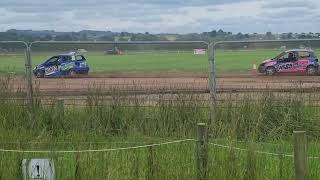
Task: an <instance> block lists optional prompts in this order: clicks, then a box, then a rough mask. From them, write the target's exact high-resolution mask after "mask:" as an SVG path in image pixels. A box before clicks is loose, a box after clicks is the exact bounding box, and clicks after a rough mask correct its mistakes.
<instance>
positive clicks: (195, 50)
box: [193, 49, 207, 54]
mask: <svg viewBox="0 0 320 180" xmlns="http://www.w3.org/2000/svg"><path fill="white" fill-rule="evenodd" d="M206 51H207V50H206V49H194V50H193V54H206Z"/></svg>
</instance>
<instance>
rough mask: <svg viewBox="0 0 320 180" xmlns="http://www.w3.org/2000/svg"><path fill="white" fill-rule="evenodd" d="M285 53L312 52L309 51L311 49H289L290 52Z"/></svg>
mask: <svg viewBox="0 0 320 180" xmlns="http://www.w3.org/2000/svg"><path fill="white" fill-rule="evenodd" d="M285 52H313V50H311V49H291V50H287V51H285Z"/></svg>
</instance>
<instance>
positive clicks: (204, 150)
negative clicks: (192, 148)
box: [197, 123, 208, 180]
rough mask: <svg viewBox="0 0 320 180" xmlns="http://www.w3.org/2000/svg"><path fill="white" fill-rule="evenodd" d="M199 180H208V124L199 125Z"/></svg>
mask: <svg viewBox="0 0 320 180" xmlns="http://www.w3.org/2000/svg"><path fill="white" fill-rule="evenodd" d="M197 179H199V180H207V179H208V130H207V124H205V123H198V130H197Z"/></svg>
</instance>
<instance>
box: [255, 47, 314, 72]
mask: <svg viewBox="0 0 320 180" xmlns="http://www.w3.org/2000/svg"><path fill="white" fill-rule="evenodd" d="M318 69H319V63H318V58H317V57H316V56H315V54H314V52H313V51H312V50H307V49H293V50H289V51H284V52H282V53H281V54H279V55H278V56H277V57H275V58H273V59H268V60H265V61H263V62H262V63H261V64H260V65H259V68H258V70H259V72H260V73H265V74H266V75H269V76H272V75H275V74H277V73H306V74H308V75H315V74H318Z"/></svg>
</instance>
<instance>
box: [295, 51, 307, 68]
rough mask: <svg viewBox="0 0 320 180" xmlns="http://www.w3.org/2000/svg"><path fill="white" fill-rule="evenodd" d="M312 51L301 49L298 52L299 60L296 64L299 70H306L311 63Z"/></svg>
mask: <svg viewBox="0 0 320 180" xmlns="http://www.w3.org/2000/svg"><path fill="white" fill-rule="evenodd" d="M310 57H311V55H310V53H309V52H307V51H301V52H299V53H298V60H297V61H296V63H295V64H294V67H295V69H296V71H297V72H305V71H306V69H307V66H308V65H309V64H310Z"/></svg>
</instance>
